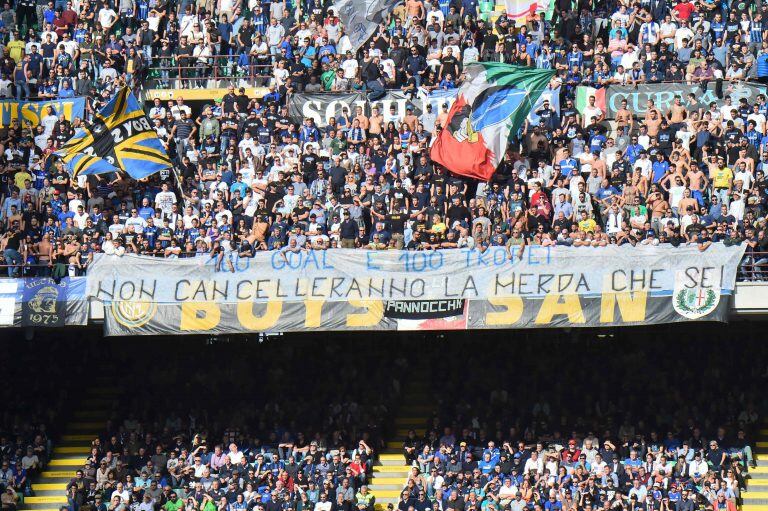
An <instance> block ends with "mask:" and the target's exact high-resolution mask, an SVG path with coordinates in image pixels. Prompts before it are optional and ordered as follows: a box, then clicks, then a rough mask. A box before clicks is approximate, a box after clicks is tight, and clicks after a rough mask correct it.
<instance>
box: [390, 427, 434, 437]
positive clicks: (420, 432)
mask: <svg viewBox="0 0 768 511" xmlns="http://www.w3.org/2000/svg"><path fill="white" fill-rule="evenodd" d="M411 429H413V432H414V433H416V436H417V437H423V436H424V434H425V433H426V432H427V428H398V429H397V431H395V436H397V437H398V438H400V437H403V438H406V437H407V436H408V432H409V431H411Z"/></svg>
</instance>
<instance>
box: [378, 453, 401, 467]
mask: <svg viewBox="0 0 768 511" xmlns="http://www.w3.org/2000/svg"><path fill="white" fill-rule="evenodd" d="M379 461H382V462H383V461H399V462H402V463H405V458H404V457H403V454H402V453H400V452H393V453H388V452H383V453H381V454H379ZM383 464H384V463H382V465H383Z"/></svg>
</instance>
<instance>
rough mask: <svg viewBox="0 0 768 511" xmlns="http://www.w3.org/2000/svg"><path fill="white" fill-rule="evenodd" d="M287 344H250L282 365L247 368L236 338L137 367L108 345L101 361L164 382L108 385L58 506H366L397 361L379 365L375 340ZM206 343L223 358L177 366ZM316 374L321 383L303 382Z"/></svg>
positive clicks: (399, 373)
mask: <svg viewBox="0 0 768 511" xmlns="http://www.w3.org/2000/svg"><path fill="white" fill-rule="evenodd" d="M293 341H295V342H291V343H290V344H288V343H283V342H269V343H266V344H264V345H259V347H258V348H259V350H258V352H259V356H260V357H262V356H263V357H267V358H271V357H275V359H274V360H277V359H279V360H281V361H283V362H285V364H283V363H280V364H269V367H264V368H263V371H259V372H258V374H257V373H254V372H253V359H252V358H251V357H250V356H245V354H244V353H243V347H242V346H239V345H233V346H231V347H230V346H223V347H220V346H214V347H213V348H206V349H207V350H208V351H204V349H203V348H197V349H193V350H186V351H185V350H182V351H181V352H180V353H179V354H178V356H175V357H174V362H175V363H174V364H173V365H171V366H169V367H167V368H165V370H163V371H158V372H150V373H149V374H144V373H145V371H144V368H145V364H144V361H142V360H139V359H136V358H135V357H133V356H131V355H130V353H122V354H121V353H119V350H116V353H115V354H114V360H112V361H111V363H115V364H116V363H118V361H119V364H120V366H121V367H122V371H123V373H124V374H126V375H127V374H135V375H139V374H142V375H143V376H142V379H143V380H144V383H145V384H146V385H149V386H151V387H152V388H162V389H164V390H165V391H164V392H160V393H156V394H154V395H151V396H149V395H137V394H136V393H135V392H133V390H132V388H131V386H130V385H120V386H119V387H120V389H121V393H120V395H119V396H117V397H116V399H115V402H116V403H120V406H116V407H115V408H114V411H113V414H112V418H111V420H110V421H109V422H108V423H107V424H106V427H105V429H104V432H103V434H102V435H101V436H100V437H99V438H97V439H95V440H94V442H93V444H92V449H91V454H90V455H89V456H88V457H87V459H86V461H85V465H84V466H83V468H82V469H81V470H78V471H77V474H76V477H75V478H74V479H73V480H72V481H71V482H70V483H69V485H68V497H69V506H68V507H67V510H68V511H78V510H80V509H82V510H86V509H91V510H92V511H104V510H107V509H109V510H110V511H113V510H115V509H117V510H125V511H127V510H128V509H130V510H132V511H135V510H137V509H141V511H159V510H160V509H164V510H166V511H176V510H180V509H181V510H184V511H216V510H219V511H233V510H238V511H245V510H252V509H256V510H258V511H268V510H272V511H279V510H286V509H292V510H295V511H301V510H303V511H312V510H313V509H317V510H318V511H331V510H333V511H352V510H359V511H373V496H372V494H371V493H369V492H368V491H367V489H366V488H365V486H366V483H367V481H368V478H369V475H370V473H371V471H372V468H373V461H374V457H375V456H376V455H378V452H379V451H380V450H381V449H382V448H383V446H384V442H383V439H384V437H385V436H386V435H387V431H386V426H387V422H388V417H389V416H390V413H391V411H392V410H393V409H394V408H395V407H396V406H397V403H398V400H400V399H402V393H401V382H402V380H403V378H404V377H405V375H406V373H405V369H406V365H405V364H404V363H403V362H402V361H397V360H393V361H392V363H391V364H387V365H383V364H379V363H378V359H377V358H376V357H374V356H372V354H378V353H380V352H381V353H383V352H384V351H385V348H384V347H383V346H382V347H370V346H367V347H363V345H359V346H357V347H355V346H353V345H351V344H349V343H348V344H347V345H344V344H341V343H338V342H333V341H332V340H329V342H327V343H323V344H318V343H317V339H316V338H305V339H294V340H293ZM252 348H253V347H246V351H247V350H248V349H252ZM308 350H311V351H312V352H313V354H314V356H313V357H307V356H305V355H306V353H307V351H308ZM366 350H367V354H368V355H371V356H368V355H366ZM208 352H214V353H216V355H213V354H212V355H211V356H214V357H215V358H217V359H218V357H222V359H226V360H227V364H226V367H220V368H217V367H215V366H208V365H205V364H203V365H201V366H200V368H199V370H198V371H195V372H193V373H189V372H188V371H187V370H186V369H185V368H186V367H190V366H192V365H196V364H198V363H199V361H200V359H201V356H202V355H201V354H202V353H208ZM353 360H354V362H353ZM341 361H344V362H341ZM342 364H344V370H340V367H341V366H342ZM330 374H333V378H332V380H328V376H329V375H330ZM182 379H184V380H185V383H184V384H183V385H179V386H177V385H175V383H174V382H179V381H181V380H182ZM317 381H327V382H328V384H322V385H307V384H308V383H309V382H317ZM235 388H236V389H237V391H236V392H232V390H233V389H235ZM243 396H249V397H248V403H249V404H248V406H243Z"/></svg>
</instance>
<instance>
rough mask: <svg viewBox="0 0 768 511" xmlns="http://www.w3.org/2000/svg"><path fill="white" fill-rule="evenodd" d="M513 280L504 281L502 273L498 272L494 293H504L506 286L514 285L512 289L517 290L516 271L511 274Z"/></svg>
mask: <svg viewBox="0 0 768 511" xmlns="http://www.w3.org/2000/svg"><path fill="white" fill-rule="evenodd" d="M511 277H512V278H511V280H510V281H509V282H506V283H505V282H502V281H501V275H499V274H498V273H497V274H496V282H495V283H494V290H493V293H494V294H495V295H496V296H498V295H501V294H504V293H505V292H506V288H508V287H510V286H512V291H513V292H514V290H515V274H514V272H513V273H512V275H511Z"/></svg>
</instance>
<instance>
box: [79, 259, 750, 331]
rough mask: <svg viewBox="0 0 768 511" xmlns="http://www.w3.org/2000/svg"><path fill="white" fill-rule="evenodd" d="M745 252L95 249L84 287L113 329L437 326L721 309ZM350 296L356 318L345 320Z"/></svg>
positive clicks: (619, 320)
mask: <svg viewBox="0 0 768 511" xmlns="http://www.w3.org/2000/svg"><path fill="white" fill-rule="evenodd" d="M743 253H744V248H743V247H741V246H735V247H727V246H724V245H722V244H714V245H712V246H710V247H709V248H708V249H707V250H704V251H700V250H699V249H698V247H697V246H696V245H690V246H683V247H678V248H674V247H671V246H657V247H652V246H637V247H631V246H621V247H616V246H611V247H605V248H573V247H541V246H529V247H527V248H526V249H525V250H524V251H523V252H522V254H521V253H520V252H518V251H517V250H513V251H511V252H509V251H508V250H507V249H505V248H504V247H491V248H489V249H488V250H485V251H483V252H481V251H479V250H461V249H459V250H440V251H397V250H389V251H373V250H345V249H337V250H328V251H311V250H309V251H299V252H278V251H274V252H262V253H258V254H256V256H255V257H253V258H243V259H238V258H236V257H233V258H232V259H231V261H230V262H231V266H230V264H228V263H227V262H226V261H225V262H224V263H223V264H219V262H218V261H217V260H216V259H215V258H211V257H210V256H207V255H206V256H202V257H196V258H190V259H159V258H151V257H142V256H135V255H125V256H123V257H118V256H106V255H98V256H97V257H96V258H95V260H94V262H93V264H92V265H91V267H90V268H89V271H88V289H87V295H88V296H89V297H91V298H95V299H98V300H101V301H103V302H105V304H106V305H107V328H108V333H111V334H113V335H121V334H135V333H155V334H157V333H165V334H167V333H183V332H185V331H193V332H194V331H214V332H216V333H219V332H243V331H252V330H254V329H256V326H258V327H263V328H264V329H267V328H272V329H274V330H278V331H291V330H304V329H309V328H313V329H326V330H333V329H339V328H350V327H359V328H361V329H365V328H367V329H396V328H403V327H404V325H407V324H411V325H412V324H414V323H412V322H411V323H408V321H409V320H418V321H421V322H417V323H416V325H417V326H415V328H420V329H428V328H435V329H437V328H448V327H446V326H445V325H446V322H445V321H444V319H445V318H447V317H450V318H452V319H451V324H452V325H453V327H455V328H489V327H499V326H509V327H526V326H569V325H570V326H598V325H622V324H646V323H665V322H672V321H685V320H694V319H700V318H704V319H709V320H720V321H723V320H725V319H726V314H727V310H728V303H727V300H728V297H729V296H730V295H731V294H732V291H733V289H734V286H735V280H736V270H737V266H738V263H739V261H740V260H741V257H742V255H743ZM254 308H255V309H254ZM356 308H363V309H365V310H366V312H365V314H368V316H366V317H367V319H366V321H365V322H363V323H355V321H350V320H349V318H350V317H354V316H355V315H358V316H359V314H360V312H359V311H356V310H355V309H356ZM254 310H259V311H260V312H259V313H258V314H257V313H256V312H254ZM505 311H506V312H505ZM510 311H512V312H510ZM505 314H506V315H505ZM254 315H256V316H258V318H259V320H258V321H256V320H254ZM267 316H268V317H269V318H270V320H269V321H266V320H264V318H265V317H267ZM436 318H440V320H439V321H436ZM265 321H266V322H265Z"/></svg>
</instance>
